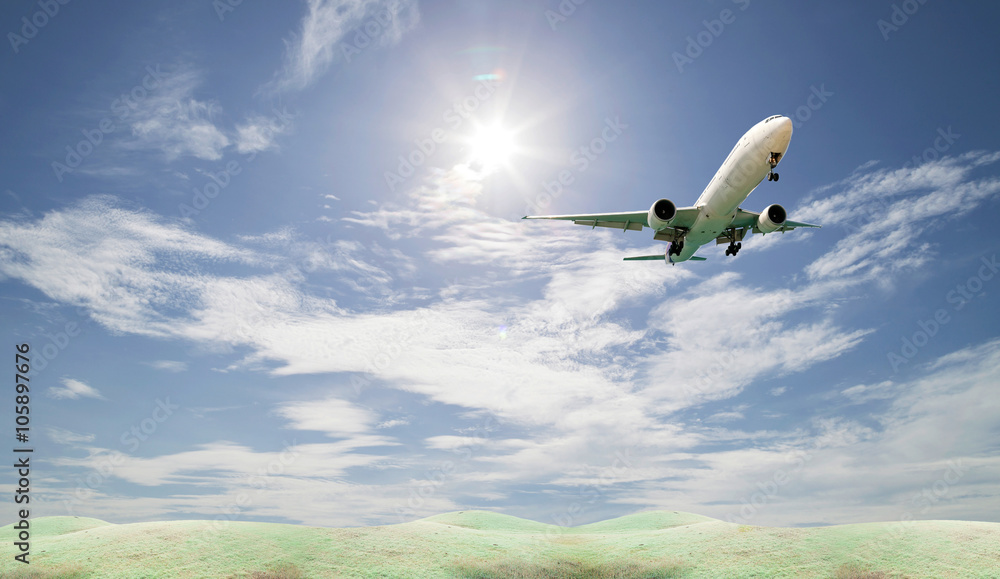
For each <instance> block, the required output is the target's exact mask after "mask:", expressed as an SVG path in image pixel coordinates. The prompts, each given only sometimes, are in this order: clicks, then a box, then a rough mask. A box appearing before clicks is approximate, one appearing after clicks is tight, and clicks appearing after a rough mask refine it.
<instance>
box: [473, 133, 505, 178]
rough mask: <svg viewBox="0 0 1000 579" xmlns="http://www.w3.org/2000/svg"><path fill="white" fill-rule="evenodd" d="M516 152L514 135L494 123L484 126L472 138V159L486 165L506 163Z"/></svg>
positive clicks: (492, 166)
mask: <svg viewBox="0 0 1000 579" xmlns="http://www.w3.org/2000/svg"><path fill="white" fill-rule="evenodd" d="M513 153H514V135H513V134H512V133H511V132H510V131H508V130H505V129H503V128H502V127H500V126H499V125H493V126H489V127H482V128H481V129H479V132H477V133H476V136H475V137H474V138H473V140H472V160H473V162H478V163H480V164H482V165H483V166H484V167H488V168H495V167H499V166H501V165H506V164H507V162H508V161H510V158H511V155H513Z"/></svg>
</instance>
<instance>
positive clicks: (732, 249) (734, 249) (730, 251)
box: [726, 243, 743, 256]
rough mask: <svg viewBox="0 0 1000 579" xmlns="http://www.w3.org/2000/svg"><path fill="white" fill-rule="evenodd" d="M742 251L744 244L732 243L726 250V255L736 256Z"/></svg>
mask: <svg viewBox="0 0 1000 579" xmlns="http://www.w3.org/2000/svg"><path fill="white" fill-rule="evenodd" d="M741 249H743V243H730V244H729V247H727V248H726V255H733V256H735V255H736V254H737V253H739V251H740V250H741Z"/></svg>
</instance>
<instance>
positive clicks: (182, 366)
mask: <svg viewBox="0 0 1000 579" xmlns="http://www.w3.org/2000/svg"><path fill="white" fill-rule="evenodd" d="M149 365H150V366H151V367H153V368H156V369H157V370H163V371H165V372H184V371H186V370H187V368H188V366H187V362H179V361H177V360H157V361H155V362H150V363H149Z"/></svg>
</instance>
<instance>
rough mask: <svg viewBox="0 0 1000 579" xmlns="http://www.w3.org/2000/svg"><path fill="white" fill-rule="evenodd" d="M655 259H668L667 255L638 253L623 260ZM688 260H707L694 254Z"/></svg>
mask: <svg viewBox="0 0 1000 579" xmlns="http://www.w3.org/2000/svg"><path fill="white" fill-rule="evenodd" d="M653 259H667V256H665V255H637V256H635V257H626V258H624V259H623V260H622V261H647V260H653ZM687 260H688V261H705V258H704V257H698V256H697V255H692V256H691V257H689V258H688V259H687Z"/></svg>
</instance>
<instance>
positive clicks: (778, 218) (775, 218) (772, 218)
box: [757, 203, 788, 233]
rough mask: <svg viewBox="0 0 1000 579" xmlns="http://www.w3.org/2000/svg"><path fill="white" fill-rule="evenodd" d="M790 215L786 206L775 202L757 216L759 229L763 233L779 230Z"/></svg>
mask: <svg viewBox="0 0 1000 579" xmlns="http://www.w3.org/2000/svg"><path fill="white" fill-rule="evenodd" d="M787 216H788V215H787V214H786V213H785V208H784V207H782V206H781V205H778V204H777V203H775V204H774V205H768V206H767V209H765V210H764V211H763V212H762V213H761V214H760V215H758V216H757V229H759V230H760V232H761V233H771V232H772V231H777V230H778V229H780V228H781V226H782V225H784V224H785V218H786V217H787Z"/></svg>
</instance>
